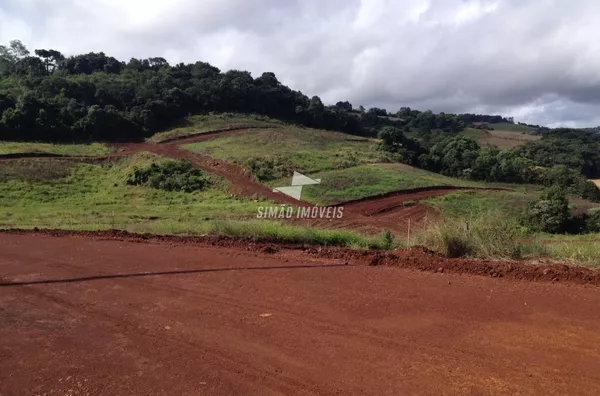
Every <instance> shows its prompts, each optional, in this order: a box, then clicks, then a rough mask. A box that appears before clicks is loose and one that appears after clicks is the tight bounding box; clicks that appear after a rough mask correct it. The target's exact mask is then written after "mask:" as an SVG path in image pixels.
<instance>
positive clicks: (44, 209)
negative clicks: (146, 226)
mask: <svg viewBox="0 0 600 396" xmlns="http://www.w3.org/2000/svg"><path fill="white" fill-rule="evenodd" d="M161 160H165V159H164V158H162V157H158V156H155V155H152V154H148V153H140V154H137V155H134V156H132V157H126V158H123V159H121V160H119V161H118V162H116V163H107V164H85V163H75V162H65V161H56V160H49V159H48V160H21V161H18V164H15V163H13V162H12V161H11V165H10V168H9V165H8V164H0V175H4V176H0V202H2V203H3V204H4V205H2V207H0V226H4V227H17V226H38V227H41V226H45V227H56V228H62V227H64V226H81V227H83V228H97V227H99V226H100V227H111V226H119V225H125V224H135V223H147V222H149V221H159V220H162V221H181V222H185V223H188V224H190V225H193V224H195V223H198V222H201V221H204V220H205V219H211V218H246V217H249V216H252V215H253V214H255V213H256V212H257V208H258V206H259V205H260V203H259V202H255V201H254V200H250V199H236V198H232V197H230V195H229V193H228V192H227V182H226V181H224V180H222V179H218V180H215V185H214V187H213V188H209V189H207V190H204V191H197V192H193V193H184V192H168V191H163V190H156V189H151V188H146V187H139V186H128V185H127V184H126V180H127V177H128V176H129V174H130V173H131V172H132V170H133V168H134V167H135V166H139V167H141V166H144V165H148V164H150V163H152V162H156V161H161ZM59 162H60V163H61V164H59V165H57V164H58V163H59ZM65 166H68V169H66V170H65V169H64V167H65ZM55 167H58V168H57V169H56V170H55V171H53V172H50V173H49V174H48V175H47V177H46V178H45V179H44V178H42V179H40V177H38V172H37V171H38V170H39V169H40V168H42V169H43V168H47V169H54V168H55ZM15 168H16V169H15Z"/></svg>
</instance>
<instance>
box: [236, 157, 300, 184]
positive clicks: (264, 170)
mask: <svg viewBox="0 0 600 396" xmlns="http://www.w3.org/2000/svg"><path fill="white" fill-rule="evenodd" d="M246 168H247V169H248V170H249V171H250V173H252V175H253V176H254V177H255V178H256V180H258V181H259V182H266V181H270V180H277V179H281V178H283V177H287V176H290V175H291V174H292V170H291V168H290V166H289V164H288V163H287V162H286V161H285V160H284V159H283V158H281V157H268V158H250V159H249V160H248V161H246Z"/></svg>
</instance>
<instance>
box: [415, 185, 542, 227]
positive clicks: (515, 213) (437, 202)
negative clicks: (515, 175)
mask: <svg viewBox="0 0 600 396" xmlns="http://www.w3.org/2000/svg"><path fill="white" fill-rule="evenodd" d="M539 194H540V189H539V187H535V186H534V187H529V189H527V187H524V186H521V187H520V188H519V189H518V190H517V191H458V192H455V193H453V194H448V195H443V196H441V197H436V198H432V199H428V200H426V201H424V203H425V204H427V205H430V206H432V207H434V208H436V209H437V210H438V211H439V212H440V213H441V214H442V216H444V217H445V218H447V219H456V218H469V217H472V216H479V215H481V214H482V213H486V212H489V211H491V210H495V211H497V212H498V213H501V214H502V216H503V217H507V218H517V217H519V216H520V214H521V212H522V211H523V209H524V208H525V205H526V203H527V202H528V200H531V199H535V198H537V197H538V196H539Z"/></svg>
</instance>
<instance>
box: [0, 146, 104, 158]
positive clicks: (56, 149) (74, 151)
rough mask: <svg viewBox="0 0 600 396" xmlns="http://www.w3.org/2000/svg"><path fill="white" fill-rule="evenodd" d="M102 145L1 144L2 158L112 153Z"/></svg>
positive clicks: (0, 152) (0, 153)
mask: <svg viewBox="0 0 600 396" xmlns="http://www.w3.org/2000/svg"><path fill="white" fill-rule="evenodd" d="M110 151H111V150H110V149H109V148H108V147H107V146H106V145H104V144H102V143H90V144H51V143H29V142H0V158H1V157H2V156H9V155H12V154H52V155H56V156H97V155H104V154H108V153H110Z"/></svg>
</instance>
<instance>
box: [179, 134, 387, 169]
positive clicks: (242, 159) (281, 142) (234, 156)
mask: <svg viewBox="0 0 600 396" xmlns="http://www.w3.org/2000/svg"><path fill="white" fill-rule="evenodd" d="M376 145H377V141H376V140H373V139H365V138H360V137H356V136H350V135H346V134H343V133H339V132H332V131H322V130H316V129H309V128H300V127H296V126H287V127H284V128H277V129H261V130H253V131H248V132H247V133H245V134H243V135H234V136H225V137H222V138H217V139H213V140H209V141H206V142H200V143H192V144H187V145H184V146H183V148H185V149H187V150H190V151H193V152H198V153H203V154H207V155H210V156H211V157H214V158H219V159H223V160H226V161H229V162H234V163H238V164H241V165H245V163H246V162H247V160H249V159H251V158H257V157H258V158H277V159H278V161H279V162H284V163H285V166H286V168H287V169H288V170H289V174H290V175H291V173H293V171H298V172H301V173H311V172H320V171H324V170H331V169H341V168H348V167H351V166H355V165H359V164H365V163H371V162H377V161H378V160H379V158H380V157H381V155H382V153H380V152H378V151H377V150H375V146H376Z"/></svg>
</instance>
